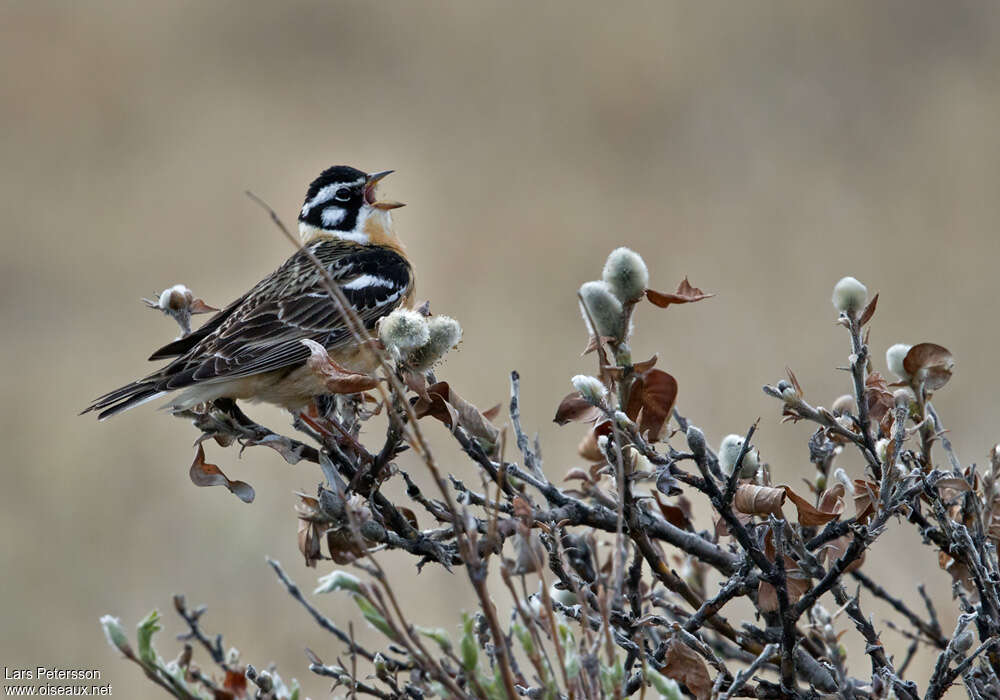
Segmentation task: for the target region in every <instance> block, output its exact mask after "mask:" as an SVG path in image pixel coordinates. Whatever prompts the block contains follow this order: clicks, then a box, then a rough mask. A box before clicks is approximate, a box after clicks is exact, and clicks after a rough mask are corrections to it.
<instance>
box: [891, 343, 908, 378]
mask: <svg viewBox="0 0 1000 700" xmlns="http://www.w3.org/2000/svg"><path fill="white" fill-rule="evenodd" d="M912 347H913V346H912V345H907V344H905V343H896V344H895V345H893V346H892V347H891V348H889V349H888V350H886V351H885V366H886V367H888V368H889V371H890V372H892V373H893V374H895V375H896V376H897V377H899V378H900V379H902V380H904V381H905V380H908V379H909V378H910V373H909V372H907V371H906V368H905V367H903V360H905V359H906V353H908V352H909V351H910V348H912Z"/></svg>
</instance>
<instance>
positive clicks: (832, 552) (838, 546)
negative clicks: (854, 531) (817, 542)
mask: <svg viewBox="0 0 1000 700" xmlns="http://www.w3.org/2000/svg"><path fill="white" fill-rule="evenodd" d="M853 539H854V538H853V537H852V536H851V535H841V536H840V537H838V538H836V539H834V540H831V541H829V542H827V543H826V544H824V545H823V546H822V547H820V551H819V554H820V557H821V559H825V563H826V564H827V565H828V566H829V565H830V564H832V563H833V562H835V561H837V560H838V559H840V558H841V557H842V556H844V553H845V552H846V551H847V548H848V547H849V546H850V544H851V541H852V540H853ZM866 554H867V550H862V552H861V554H860V555H858V558H857V559H855V560H854V561H852V562H851V563H850V564H848V565H847V567H846V568H845V569H844V573H847V574H849V573H851V572H852V571H855V570H856V569H860V568H861V565H862V564H864V563H865V555H866Z"/></svg>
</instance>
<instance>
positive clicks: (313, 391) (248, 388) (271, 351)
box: [84, 165, 413, 420]
mask: <svg viewBox="0 0 1000 700" xmlns="http://www.w3.org/2000/svg"><path fill="white" fill-rule="evenodd" d="M391 172H392V171H391V170H387V171H385V172H380V173H375V174H373V175H367V174H365V173H363V172H361V171H360V170H356V169H354V168H350V167H347V166H343V165H337V166H334V167H332V168H328V169H327V170H324V171H323V172H322V173H321V174H320V176H319V177H318V178H316V179H315V180H314V181H313V182H312V184H311V185H309V190H308V192H306V197H305V201H304V202H303V204H302V210H301V211H300V212H299V232H300V234H301V236H302V239H303V245H304V249H305V250H309V251H310V252H312V254H313V255H315V256H316V258H317V259H318V260H319V261H320V263H322V265H323V267H324V268H325V269H326V270H327V272H329V274H330V276H331V277H332V278H333V280H334V282H336V283H337V284H338V285H339V286H340V289H341V290H343V292H344V295H345V296H346V297H347V300H348V301H349V302H350V304H351V306H352V307H353V308H354V311H355V312H356V313H357V314H358V316H359V317H360V319H361V320H362V321H363V322H364V324H365V326H366V327H367V328H369V329H374V327H375V324H376V322H377V321H378V320H379V319H380V318H382V317H383V316H385V315H387V314H388V313H389V312H391V311H392V310H393V309H395V308H397V307H399V306H405V305H408V304H409V302H410V299H411V297H412V295H413V272H412V269H411V267H410V263H409V261H408V260H407V258H406V253H405V252H404V250H403V247H402V244H401V243H400V242H399V239H398V238H397V237H396V235H395V233H394V232H393V229H392V218H391V215H390V213H389V212H390V210H392V209H396V208H397V207H401V206H403V205H402V204H401V203H399V202H392V201H378V200H377V199H376V197H375V188H376V185H377V184H378V182H379V181H380V180H381V179H382V178H384V177H385V176H386V175H388V174H389V173H391ZM303 339H309V340H313V341H316V342H318V343H320V344H321V345H323V346H324V347H325V348H326V349H327V351H328V352H329V354H330V357H331V359H332V360H333V361H334V362H336V363H337V364H339V365H341V366H342V367H344V368H345V369H348V370H350V371H352V372H370V371H372V370H373V369H374V368H375V364H376V360H375V359H374V356H373V355H372V353H370V352H367V351H366V350H365V349H364V348H362V347H361V346H360V345H359V343H358V342H357V341H356V340H355V339H354V337H353V336H352V334H351V332H350V330H349V329H348V328H347V326H346V324H345V322H344V320H343V319H342V317H341V314H340V313H339V312H338V310H337V306H336V305H335V303H334V301H333V300H332V299H331V298H330V296H329V293H328V292H327V291H326V289H325V288H324V284H323V279H322V275H321V273H320V272H319V270H318V269H317V268H316V266H315V264H314V263H313V262H312V260H310V259H309V257H308V255H307V254H306V253H305V252H304V250H300V251H298V252H296V253H295V254H294V255H292V256H291V257H290V258H289V259H288V260H286V261H285V262H284V264H283V265H281V267H279V268H278V269H277V270H275V271H274V272H273V273H271V274H270V275H268V276H267V277H265V278H264V279H263V280H261V281H260V282H258V283H257V284H256V285H255V286H254V287H253V289H251V290H250V291H249V292H247V293H246V294H244V295H243V296H242V297H240V298H239V299H237V300H236V301H234V302H233V303H231V304H230V305H229V306H227V307H226V308H224V309H223V310H222V311H220V312H219V313H217V314H215V316H213V317H212V318H211V319H209V320H208V321H207V322H206V323H205V324H204V325H203V326H202V327H201V328H199V329H198V330H196V331H194V332H193V333H190V334H188V335H185V336H183V337H182V338H179V339H178V340H175V341H174V342H172V343H169V344H167V345H165V346H164V347H162V348H160V349H159V350H157V351H156V352H154V353H153V354H152V355H151V356H150V358H149V359H150V360H160V359H164V358H170V357H173V358H176V359H174V360H173V361H171V362H170V363H169V364H168V365H166V366H165V367H163V368H162V369H160V370H159V371H157V372H154V373H152V374H150V375H149V376H147V377H144V378H142V379H139V380H137V381H135V382H132V383H131V384H127V385H125V386H123V387H121V388H120V389H116V390H114V391H112V392H109V393H107V394H105V395H104V396H102V397H100V398H99V399H97V400H96V401H94V403H92V404H91V405H90V406H89V407H87V408H86V409H85V410H84V413H87V412H89V411H99V414H98V417H99V418H100V419H101V420H104V419H106V418H109V417H111V416H113V415H115V414H116V413H120V412H121V411H124V410H126V409H129V408H132V407H133V406H138V405H139V404H142V403H145V402H147V401H152V400H154V399H156V398H159V397H160V396H163V395H165V394H167V393H170V392H172V391H175V390H183V391H182V392H181V393H180V394H179V395H177V396H176V397H175V398H174V399H173V400H172V401H171V402H170V403H169V404H167V408H169V409H172V410H183V409H188V408H191V407H193V406H195V405H197V404H199V403H202V402H205V401H214V400H219V399H230V400H232V399H247V400H252V401H263V402H267V403H272V404H277V405H279V406H282V407H284V408H287V409H289V410H292V411H299V410H302V409H303V408H305V407H306V406H307V405H308V404H309V403H310V402H311V401H312V399H313V398H314V397H315V396H317V395H320V394H324V393H326V390H325V387H324V385H323V383H322V382H321V380H320V379H319V378H318V377H316V376H315V374H314V373H313V372H312V371H311V370H310V369H309V368H308V367H306V360H307V359H308V358H309V356H310V350H309V348H308V347H307V345H306V344H305V343H303V342H302V340H303Z"/></svg>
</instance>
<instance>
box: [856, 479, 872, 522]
mask: <svg viewBox="0 0 1000 700" xmlns="http://www.w3.org/2000/svg"><path fill="white" fill-rule="evenodd" d="M877 502H878V484H876V483H874V482H872V481H865V480H864V479H855V480H854V510H855V515H854V517H855V519H857V521H858V522H859V523H867V522H868V521H869V520H871V517H872V515H873V514H874V513H875V504H876V503H877Z"/></svg>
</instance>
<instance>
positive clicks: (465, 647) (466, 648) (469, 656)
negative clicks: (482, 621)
mask: <svg viewBox="0 0 1000 700" xmlns="http://www.w3.org/2000/svg"><path fill="white" fill-rule="evenodd" d="M474 624H475V621H474V620H473V619H472V617H471V616H470V615H469V614H468V613H462V641H461V642H460V644H459V646H460V649H461V652H462V668H464V669H465V672H466V673H472V672H473V671H475V670H476V666H478V665H479V647H478V646H477V645H476V636H475V632H474V631H473V625H474Z"/></svg>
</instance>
